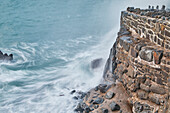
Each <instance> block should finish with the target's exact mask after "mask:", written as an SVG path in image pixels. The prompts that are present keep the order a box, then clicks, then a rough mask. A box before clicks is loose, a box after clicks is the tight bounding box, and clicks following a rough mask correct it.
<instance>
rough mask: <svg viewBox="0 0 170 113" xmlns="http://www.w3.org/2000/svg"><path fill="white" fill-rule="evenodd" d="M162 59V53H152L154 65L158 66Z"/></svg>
mask: <svg viewBox="0 0 170 113" xmlns="http://www.w3.org/2000/svg"><path fill="white" fill-rule="evenodd" d="M162 57H163V51H153V58H154V63H155V64H160V62H161V58H162Z"/></svg>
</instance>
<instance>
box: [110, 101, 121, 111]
mask: <svg viewBox="0 0 170 113" xmlns="http://www.w3.org/2000/svg"><path fill="white" fill-rule="evenodd" d="M110 108H111V110H112V111H117V110H120V106H119V105H118V104H117V103H115V102H114V101H112V102H111V103H110Z"/></svg>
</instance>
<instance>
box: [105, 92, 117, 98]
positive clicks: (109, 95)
mask: <svg viewBox="0 0 170 113" xmlns="http://www.w3.org/2000/svg"><path fill="white" fill-rule="evenodd" d="M114 95H115V93H114V92H112V91H109V92H107V93H106V96H105V98H106V99H111V98H113V97H114Z"/></svg>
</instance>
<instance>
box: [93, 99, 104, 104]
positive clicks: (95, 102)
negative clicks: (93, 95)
mask: <svg viewBox="0 0 170 113" xmlns="http://www.w3.org/2000/svg"><path fill="white" fill-rule="evenodd" d="M103 101H104V98H102V97H98V98H97V99H95V100H94V101H93V104H101V103H103Z"/></svg>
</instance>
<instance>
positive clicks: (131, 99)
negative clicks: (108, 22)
mask: <svg viewBox="0 0 170 113" xmlns="http://www.w3.org/2000/svg"><path fill="white" fill-rule="evenodd" d="M169 17H170V11H168V10H165V6H164V5H163V6H162V8H161V9H159V6H157V7H156V9H154V7H152V8H151V6H149V8H148V9H140V8H136V9H135V8H134V7H128V8H127V11H122V12H121V23H120V31H119V32H118V37H117V39H116V42H115V43H114V45H113V47H112V48H111V50H110V55H109V58H108V60H107V62H106V65H105V70H104V73H103V83H102V84H99V85H98V86H96V87H95V88H93V89H91V90H90V91H88V92H87V93H85V94H84V95H83V98H82V99H83V100H82V101H81V102H80V103H79V104H78V105H77V107H76V108H75V111H76V112H79V113H89V112H92V113H132V112H133V113H170V108H169V106H170V99H169V97H170V93H169V92H170V18H169Z"/></svg>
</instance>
